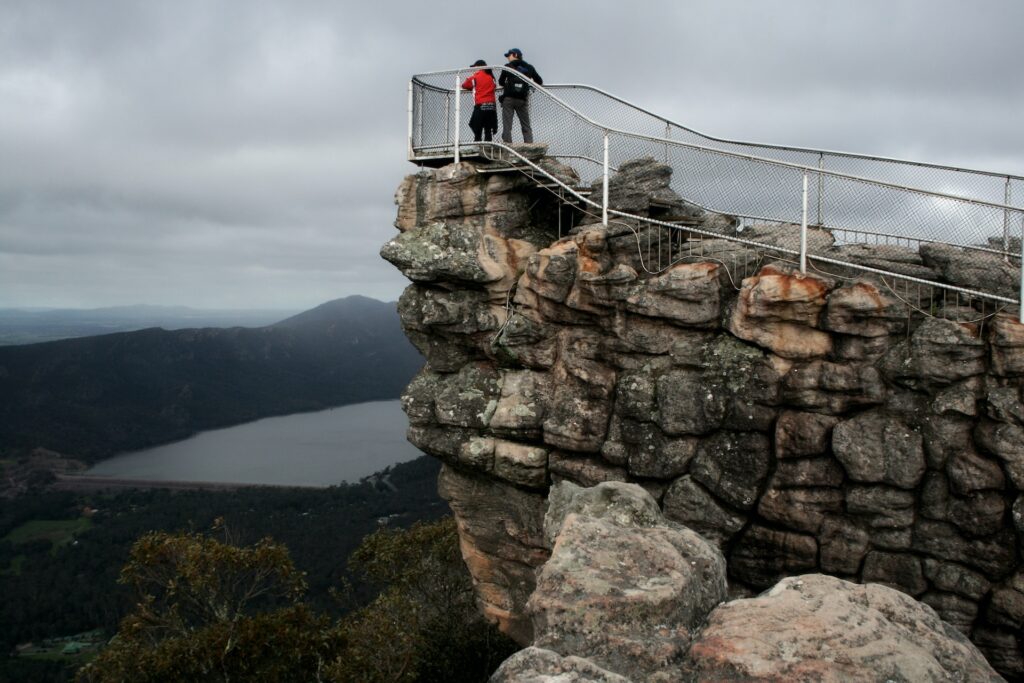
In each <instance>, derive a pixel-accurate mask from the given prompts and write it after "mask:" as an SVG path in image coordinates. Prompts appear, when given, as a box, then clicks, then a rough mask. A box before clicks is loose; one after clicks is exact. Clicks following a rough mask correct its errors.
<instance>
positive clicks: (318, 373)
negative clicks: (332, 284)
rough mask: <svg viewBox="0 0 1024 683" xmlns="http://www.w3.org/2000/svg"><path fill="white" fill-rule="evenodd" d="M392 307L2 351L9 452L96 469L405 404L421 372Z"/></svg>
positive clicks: (0, 401)
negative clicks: (39, 453)
mask: <svg viewBox="0 0 1024 683" xmlns="http://www.w3.org/2000/svg"><path fill="white" fill-rule="evenodd" d="M422 362H423V361H422V358H421V357H420V356H419V354H418V353H417V352H416V350H415V349H414V348H413V347H412V345H411V344H410V343H409V342H408V341H407V340H406V338H405V336H404V335H403V334H402V331H401V329H400V327H399V321H398V314H397V312H396V310H395V304H393V303H383V302H380V301H376V300H373V299H368V298H365V297H348V298H346V299H338V300H335V301H331V302H328V303H326V304H323V305H321V306H318V307H317V308H314V309H312V310H310V311H306V312H305V313H301V314H299V315H297V316H294V317H292V318H289V319H287V320H284V321H282V322H279V323H276V324H274V325H270V326H267V327H262V328H255V329H252V328H238V327H236V328H228V329H222V328H203V329H185V330H175V331H167V330H163V329H159V328H154V329H147V330H139V331H137V332H126V333H118V334H109V335H101V336H95V337H84V338H79V339H66V340H61V341H55V342H47V343H41V344H29V345H24V346H10V347H2V348H0V455H3V454H5V453H6V454H18V453H20V452H24V451H27V450H30V449H33V448H37V447H43V448H47V449H50V450H53V451H57V452H59V453H63V454H65V455H67V456H71V457H76V458H80V459H83V460H86V461H96V460H99V459H102V458H104V457H108V456H110V455H113V454H115V453H118V452H122V451H127V450H134V449H138V448H145V447H148V446H153V445H156V444H160V443H167V442H170V441H174V440H177V439H181V438H185V437H187V436H190V435H191V434H194V433H195V432H197V431H201V430H204V429H212V428H216V427H223V426H228V425H231V424H238V423H242V422H248V421H250V420H255V419H258V418H261V417H267V416H270V415H282V414H287V413H293V412H300V411H309V410H318V409H322V408H327V407H330V406H336V405H342V404H346V403H357V402H362V401H370V400H380V399H390V398H397V397H398V395H399V393H400V392H401V390H402V388H403V387H404V386H405V385H406V384H407V383H408V382H409V380H410V379H411V377H412V376H413V374H414V373H415V372H416V370H417V369H418V368H419V367H420V366H421V365H422Z"/></svg>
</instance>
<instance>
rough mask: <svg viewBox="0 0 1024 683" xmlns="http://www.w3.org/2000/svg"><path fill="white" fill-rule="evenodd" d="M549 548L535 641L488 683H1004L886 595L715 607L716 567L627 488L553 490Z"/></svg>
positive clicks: (708, 553) (807, 590) (718, 593)
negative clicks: (727, 682)
mask: <svg viewBox="0 0 1024 683" xmlns="http://www.w3.org/2000/svg"><path fill="white" fill-rule="evenodd" d="M544 535H545V538H547V539H549V540H550V541H551V543H552V551H551V558H550V559H549V560H548V561H547V563H546V564H545V565H544V566H543V567H542V569H541V570H540V572H539V574H538V579H537V588H536V589H535V590H534V592H533V594H532V595H531V596H530V599H529V601H528V603H527V608H528V611H529V612H530V616H531V618H532V621H533V625H534V633H535V640H534V642H533V645H532V646H531V647H529V648H527V649H525V650H523V651H522V652H520V653H519V654H517V655H516V656H514V657H512V658H510V659H509V660H508V661H507V662H505V664H504V665H503V666H502V667H501V668H500V669H499V671H498V672H497V673H496V674H495V675H494V677H493V678H492V679H491V680H492V682H493V683H513V682H516V683H527V682H530V683H540V682H541V681H549V682H554V681H626V680H629V681H652V682H655V681H657V682H666V683H667V682H670V681H671V682H675V681H723V680H746V681H752V680H757V681H778V682H780V683H782V682H783V681H785V682H789V681H837V682H838V681H935V682H936V683H937V682H939V681H1000V680H1002V678H1001V677H1000V676H999V675H998V674H996V672H995V671H994V670H993V669H992V667H991V666H990V665H989V663H988V662H986V661H985V658H984V657H983V656H982V654H981V652H980V651H979V650H978V649H977V648H976V647H975V646H974V645H972V644H971V642H970V641H969V640H967V638H966V637H965V636H964V635H963V634H962V633H961V632H960V631H959V630H957V628H955V627H954V626H952V625H950V624H948V623H945V622H943V621H942V620H940V619H939V617H938V616H937V615H936V613H935V611H934V610H933V609H932V608H931V607H929V606H928V605H926V604H923V603H920V602H918V601H916V600H914V599H913V598H911V597H909V596H907V595H905V594H904V593H902V592H900V591H898V590H894V589H892V588H888V587H886V586H882V585H877V584H872V583H868V584H864V585H858V584H855V583H850V582H848V581H844V580H842V579H838V578H833V577H830V576H825V575H822V574H805V575H801V576H797V577H791V578H788V579H783V580H782V581H780V582H779V583H778V584H776V585H775V586H774V587H773V588H772V589H770V590H769V591H766V592H765V593H763V594H761V595H759V596H757V597H752V598H747V599H737V600H733V601H731V602H726V603H722V604H719V603H721V602H722V600H723V598H724V597H725V592H726V591H725V588H726V586H725V560H724V558H723V556H722V555H721V553H719V552H718V551H717V550H716V549H715V548H714V546H712V545H711V544H710V543H708V542H707V541H705V540H704V539H702V538H701V537H700V536H698V535H697V534H695V533H693V532H692V531H690V530H689V529H686V528H685V527H681V526H679V525H676V524H674V523H672V522H671V521H668V520H666V519H665V518H664V517H663V516H662V514H661V512H660V510H659V508H658V505H657V503H656V502H655V501H654V499H653V498H652V497H651V496H650V494H648V493H647V492H645V491H644V490H643V489H642V488H641V487H640V486H637V485H635V484H628V483H622V482H605V483H603V484H599V485H598V486H595V487H593V488H580V487H577V486H575V485H574V484H571V483H568V482H562V483H559V484H556V485H555V486H554V487H552V490H551V495H550V499H549V507H548V512H547V515H546V516H545V521H544ZM868 571H869V570H868V569H867V568H866V569H865V574H866V573H867V572H868Z"/></svg>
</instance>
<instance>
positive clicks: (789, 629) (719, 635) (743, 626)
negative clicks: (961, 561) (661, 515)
mask: <svg viewBox="0 0 1024 683" xmlns="http://www.w3.org/2000/svg"><path fill="white" fill-rule="evenodd" d="M687 666H688V670H687V676H688V679H689V680H693V681H723V680H730V681H737V680H746V681H750V680H757V681H778V682H779V683H782V682H783V681H936V682H937V681H1000V680H1002V678H1001V677H1000V676H999V675H998V674H996V672H995V671H994V670H993V669H992V667H991V666H990V665H989V663H988V662H986V661H985V658H984V657H982V656H981V653H980V652H979V651H978V650H977V648H975V647H974V646H973V645H971V643H970V641H968V640H967V638H966V637H964V635H963V634H962V633H960V632H959V631H958V630H956V629H955V628H953V627H952V626H950V625H948V624H946V623H943V622H942V620H940V619H939V618H938V617H937V616H936V614H935V612H934V611H933V610H931V609H930V608H929V607H927V606H925V605H923V604H921V603H919V602H917V601H915V600H913V599H912V598H909V597H907V596H906V595H904V594H902V593H900V592H898V591H895V590H892V589H891V588H886V587H884V586H878V585H875V584H870V583H869V584H866V585H862V586H859V585H856V584H853V583H850V582H848V581H843V580H842V579H837V578H833V577H830V576H824V575H822V574H808V575H804V576H797V577H791V578H788V579H783V580H782V581H780V582H779V583H778V584H776V585H775V587H774V588H772V589H771V590H769V591H767V592H765V593H764V594H762V595H760V596H758V597H756V598H750V599H746V600H734V601H733V602H730V603H727V604H724V605H721V606H719V607H718V608H716V609H715V611H714V612H712V613H711V616H710V618H709V620H708V624H707V626H706V627H705V628H704V631H703V632H702V633H701V635H700V637H699V638H698V640H697V641H696V642H695V643H694V644H693V646H692V647H691V648H690V652H689V660H688V662H687Z"/></svg>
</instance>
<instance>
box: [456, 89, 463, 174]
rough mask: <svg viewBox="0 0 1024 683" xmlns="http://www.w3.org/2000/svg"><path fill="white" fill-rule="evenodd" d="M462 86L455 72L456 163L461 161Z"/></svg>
mask: <svg viewBox="0 0 1024 683" xmlns="http://www.w3.org/2000/svg"><path fill="white" fill-rule="evenodd" d="M461 87H462V82H461V81H460V80H459V74H455V163H459V128H460V127H461V125H462V124H461V122H460V120H459V119H460V118H461V113H462V106H461V103H462V98H461V97H460V95H461V94H462V93H461V92H460V91H459V88H461Z"/></svg>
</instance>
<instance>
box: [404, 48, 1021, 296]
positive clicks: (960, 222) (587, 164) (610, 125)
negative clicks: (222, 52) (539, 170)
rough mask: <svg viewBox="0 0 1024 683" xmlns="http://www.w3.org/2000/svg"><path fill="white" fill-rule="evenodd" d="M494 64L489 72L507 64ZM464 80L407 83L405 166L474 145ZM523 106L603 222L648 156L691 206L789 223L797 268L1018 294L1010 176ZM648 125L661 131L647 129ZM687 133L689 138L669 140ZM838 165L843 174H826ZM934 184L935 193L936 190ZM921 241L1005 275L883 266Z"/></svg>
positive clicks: (551, 99) (624, 105)
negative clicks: (615, 194) (824, 233)
mask: <svg viewBox="0 0 1024 683" xmlns="http://www.w3.org/2000/svg"><path fill="white" fill-rule="evenodd" d="M492 68H493V69H494V71H495V72H496V73H497V72H498V71H500V70H502V69H503V68H504V67H492ZM472 72H473V70H472V69H458V70H449V71H441V72H433V73H428V74H420V75H417V76H414V77H413V79H412V80H411V81H410V83H409V93H408V134H409V158H410V159H411V160H414V161H427V160H430V159H432V158H452V157H454V158H455V159H456V160H458V158H459V157H460V156H461V154H462V153H463V152H464V151H466V150H468V149H470V148H473V145H474V143H472V142H470V141H467V140H466V137H467V133H468V130H467V128H466V121H467V120H468V112H469V111H470V110H471V108H472V94H471V93H469V92H466V91H461V90H460V89H459V87H458V86H459V84H460V82H461V80H462V79H463V78H465V77H466V76H468V75H469V74H471V73H472ZM530 106H531V118H532V119H533V124H534V125H533V128H534V136H535V139H536V140H538V141H543V142H544V143H546V144H547V145H548V155H549V156H552V157H556V158H563V159H567V160H570V159H571V160H573V161H574V162H575V163H574V168H576V170H577V171H578V173H579V174H580V176H581V178H582V179H583V181H585V182H589V183H592V184H593V186H594V187H593V189H594V192H595V194H596V193H597V191H598V189H599V188H600V192H601V197H602V201H601V211H602V218H603V220H604V221H605V222H607V216H608V213H609V206H608V190H607V185H608V180H609V176H610V174H611V169H613V168H615V167H617V166H620V165H621V164H622V163H623V162H625V161H629V160H631V159H636V158H640V157H653V158H655V159H658V160H660V161H663V162H664V163H666V164H668V165H669V166H670V167H671V168H672V170H673V174H672V177H671V184H670V186H671V188H672V189H673V190H675V191H676V192H677V193H678V194H679V195H680V196H681V197H682V198H683V199H684V200H686V201H687V202H690V203H691V204H694V205H696V206H698V207H700V208H702V209H705V210H707V211H712V212H716V213H722V214H727V215H732V216H737V217H740V218H744V219H746V220H747V221H765V222H772V223H781V224H792V225H793V226H794V227H793V232H792V243H791V244H790V245H786V244H783V245H776V246H777V247H784V248H790V247H791V248H792V249H793V250H795V251H796V254H797V255H798V260H799V264H800V267H801V269H802V270H805V269H806V267H807V259H808V258H812V259H815V260H816V261H820V262H822V263H832V264H836V265H840V266H844V267H849V268H854V269H860V270H864V271H869V272H874V273H883V274H886V275H889V276H892V277H894V278H902V279H907V280H910V281H927V282H928V284H929V285H932V286H938V287H945V288H949V289H950V290H951V291H952V290H956V291H965V292H970V294H971V295H972V296H977V297H980V298H983V299H984V298H987V299H989V300H991V301H995V302H1000V303H1002V304H1018V303H1019V302H1020V301H1021V299H1022V298H1024V292H1022V284H1021V283H1022V282H1024V279H1022V278H1021V268H1020V263H1019V262H1020V235H1024V209H1022V208H1020V207H1017V206H1013V205H1011V204H1010V201H1011V199H1012V196H1013V193H1012V190H1013V187H1014V184H1015V183H1018V182H1024V178H1021V177H1019V176H1013V175H1006V174H993V173H987V172H984V171H973V170H968V169H959V168H954V167H949V166H941V165H935V164H919V163H916V162H908V161H901V160H896V159H887V158H884V157H871V156H865V155H856V154H848V153H842V152H826V151H823V150H808V149H801V148H795V147H783V146H775V145H759V144H756V143H744V142H735V141H727V140H718V139H714V138H709V137H708V136H704V135H703V134H700V133H697V132H696V131H692V130H691V129H688V128H685V127H683V126H680V125H678V124H674V123H672V122H671V121H668V120H667V119H664V118H660V117H657V116H655V115H654V114H651V113H650V112H647V111H645V110H643V109H641V108H639V107H636V106H635V105H632V104H630V103H628V102H626V101H624V100H621V99H619V98H616V97H614V96H611V95H608V94H607V93H604V92H603V91H600V90H598V89H595V88H590V87H589V86H579V85H568V86H566V85H558V86H551V87H540V86H537V87H535V92H534V94H533V95H531V98H530ZM582 107H586V109H587V111H586V112H584V111H583V110H582V109H581V108H582ZM605 115H607V119H605V118H604V116H605ZM598 118H600V119H601V120H600V121H599V120H598ZM629 126H632V127H633V128H634V129H629V128H628V127H629ZM657 127H660V134H657V133H658V132H659V131H655V130H653V129H654V128H657ZM684 137H688V139H677V138H684ZM477 148H478V147H477ZM755 151H756V152H758V154H754V153H752V152H755ZM810 161H813V163H802V162H810ZM843 164H845V167H844V170H842V171H841V170H837V169H836V168H835V167H837V166H842V165H843ZM851 169H852V170H857V171H859V172H858V173H853V172H849V171H850V170H851ZM915 173H917V174H918V175H915ZM872 174H873V175H872ZM993 183H995V184H999V183H1001V184H1002V187H1003V201H992V200H990V199H986V198H985V195H987V194H991V192H992V191H993V187H994V185H993ZM936 184H938V186H939V188H940V189H935V186H936ZM972 193H973V194H975V195H980V196H971V195H972ZM613 213H614V212H613ZM638 218H641V219H642V218H643V217H638ZM795 226H799V227H795ZM814 226H817V227H820V228H824V229H826V230H829V231H830V232H831V234H832V235H834V236H841V239H839V240H838V241H837V244H836V246H830V247H828V248H827V249H826V250H823V249H821V248H819V247H814V246H808V241H807V234H808V229H809V228H810V227H814ZM719 237H720V238H722V239H734V240H737V241H738V240H739V239H740V238H739V237H738V236H736V235H732V236H729V235H719ZM855 243H868V244H874V245H876V250H875V253H876V256H877V257H878V258H877V259H876V261H880V262H881V263H882V265H881V266H880V265H879V263H877V262H873V263H872V265H871V266H870V267H868V266H865V264H863V263H857V262H855V261H852V260H848V259H845V258H844V256H843V247H844V246H848V245H852V244H855ZM924 244H945V245H950V246H954V247H960V248H962V249H963V250H964V251H963V254H964V255H963V259H964V260H965V263H966V264H967V265H968V266H971V267H974V266H979V265H980V266H984V267H986V268H989V267H990V268H995V269H996V270H997V271H1000V272H999V276H1000V277H1001V278H1002V279H1001V280H1000V279H999V278H996V279H995V280H994V283H995V284H984V283H981V284H979V283H973V282H972V283H970V285H971V286H969V287H965V286H964V285H965V284H966V283H965V282H963V281H962V280H963V278H960V280H961V281H954V282H942V281H938V280H937V278H936V279H927V280H926V279H922V278H917V277H910V276H908V275H907V274H906V273H904V272H900V271H899V270H891V269H887V268H885V267H884V262H885V259H886V258H891V259H893V260H902V261H908V260H909V261H911V262H912V261H913V260H914V258H917V256H916V254H915V253H913V252H914V249H913V247H914V246H915V245H917V247H918V248H920V246H921V245H924ZM904 245H906V246H904ZM922 267H923V266H922ZM1007 278H1010V279H1009V280H1008V279H1007ZM954 280H955V278H954Z"/></svg>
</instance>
